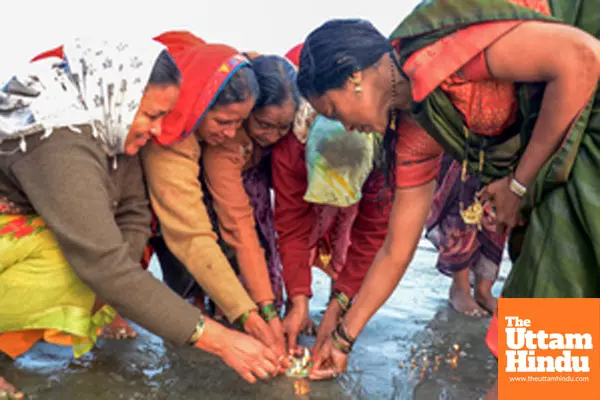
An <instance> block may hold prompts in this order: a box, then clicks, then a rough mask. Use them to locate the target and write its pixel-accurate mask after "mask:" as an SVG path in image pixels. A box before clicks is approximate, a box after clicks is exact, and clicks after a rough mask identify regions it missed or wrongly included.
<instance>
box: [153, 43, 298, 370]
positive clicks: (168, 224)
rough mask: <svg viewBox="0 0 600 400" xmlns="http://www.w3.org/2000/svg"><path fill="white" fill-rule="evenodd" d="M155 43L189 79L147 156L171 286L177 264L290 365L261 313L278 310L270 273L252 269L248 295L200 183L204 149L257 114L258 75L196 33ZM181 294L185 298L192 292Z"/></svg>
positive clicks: (279, 335)
mask: <svg viewBox="0 0 600 400" xmlns="http://www.w3.org/2000/svg"><path fill="white" fill-rule="evenodd" d="M155 39H156V40H157V41H159V42H161V43H163V44H165V45H166V46H167V47H168V48H169V52H170V53H171V54H172V55H173V58H174V59H175V61H176V63H177V65H178V66H179V68H180V69H181V71H182V75H183V83H182V86H181V95H180V98H179V101H178V102H177V104H176V106H175V108H174V110H173V111H172V112H171V114H170V115H168V116H167V117H166V119H165V122H164V124H163V134H162V135H161V137H160V138H158V139H157V140H156V141H155V143H153V144H151V145H149V146H147V147H146V148H145V149H144V153H143V160H144V168H145V171H146V177H147V182H148V186H149V192H150V198H151V202H152V207H153V209H154V212H155V213H156V216H157V218H158V222H159V226H160V233H161V235H162V236H159V237H156V238H154V239H153V246H154V247H155V248H156V249H158V255H159V258H162V259H161V264H163V271H165V278H166V279H165V280H166V281H167V283H168V284H169V283H170V281H171V284H170V286H171V287H173V285H172V284H173V283H176V281H177V279H172V280H171V279H170V278H169V277H168V275H169V274H170V273H171V272H172V271H170V269H171V267H170V265H171V266H173V267H172V269H173V270H175V271H176V272H175V273H176V274H180V273H181V268H180V265H181V264H183V266H185V269H187V271H189V273H191V274H192V275H193V277H194V278H195V280H196V281H197V282H198V283H199V284H200V286H201V287H202V289H203V290H204V291H205V292H206V294H207V295H208V296H209V297H210V298H211V299H212V300H214V301H215V302H216V303H217V305H218V306H219V307H220V308H221V310H222V311H223V312H224V314H225V316H226V317H227V319H228V320H229V321H230V322H235V321H239V322H240V323H241V325H242V326H243V328H244V330H245V331H246V332H247V333H249V334H251V335H252V336H254V337H255V338H257V339H259V340H260V341H262V342H263V343H265V344H267V345H268V346H270V347H271V348H272V349H273V350H275V352H276V353H277V355H278V357H279V359H280V361H281V362H283V364H287V361H286V358H285V347H284V342H283V332H282V328H281V321H280V319H279V318H272V319H270V320H269V321H268V324H267V323H266V322H265V321H264V320H263V319H262V318H261V317H260V315H259V313H258V312H257V309H258V307H257V305H256V304H258V305H259V306H260V308H261V309H265V308H271V307H272V303H273V300H274V298H275V297H274V295H273V291H272V289H271V285H270V281H269V274H268V271H267V269H266V267H264V263H263V265H260V264H259V263H246V264H245V265H244V266H245V267H246V270H243V271H242V274H243V276H244V280H245V282H244V283H245V284H246V286H247V288H248V291H249V293H250V295H248V293H247V292H246V290H245V289H244V288H243V287H242V285H241V283H240V282H239V281H238V279H237V277H236V275H235V273H234V270H233V269H232V268H231V266H230V264H229V262H228V260H227V257H226V256H225V255H224V254H223V251H222V249H221V247H220V246H219V243H218V241H217V235H216V234H215V232H214V230H213V225H212V223H211V219H210V217H209V215H208V213H207V207H206V205H205V200H206V199H204V195H203V190H202V186H201V181H200V180H199V177H200V174H201V170H200V159H201V155H202V153H203V150H202V148H203V146H217V145H220V144H222V143H224V142H225V141H226V140H230V139H232V138H234V137H235V135H236V132H237V130H238V129H239V128H240V126H241V124H242V122H243V121H244V120H245V119H246V118H247V117H248V116H249V114H250V112H251V111H252V109H253V107H254V105H255V102H256V99H257V97H258V94H259V87H258V83H257V81H256V77H255V75H254V72H253V71H252V69H251V68H250V66H249V61H248V59H247V58H246V57H245V56H243V55H242V54H240V53H238V52H237V51H236V50H235V49H233V48H231V47H229V46H225V45H217V44H207V43H205V42H204V41H203V40H201V39H199V38H196V37H194V36H193V35H191V34H190V33H188V32H168V33H165V34H162V35H160V36H158V37H157V38H155ZM167 264H169V265H167ZM178 265H179V266H178ZM183 273H185V270H184V271H183ZM175 278H177V277H175ZM174 289H175V290H177V291H178V292H180V294H182V295H183V294H184V293H183V292H188V291H189V287H174ZM263 315H264V314H263Z"/></svg>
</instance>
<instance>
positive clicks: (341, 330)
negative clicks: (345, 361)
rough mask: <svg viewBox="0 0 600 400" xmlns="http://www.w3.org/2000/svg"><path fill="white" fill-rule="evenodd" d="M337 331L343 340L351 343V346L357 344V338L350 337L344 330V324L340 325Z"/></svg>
mask: <svg viewBox="0 0 600 400" xmlns="http://www.w3.org/2000/svg"><path fill="white" fill-rule="evenodd" d="M335 330H336V332H337V334H338V335H339V336H340V337H341V338H342V339H344V340H345V341H346V342H348V343H350V346H353V345H354V342H356V338H353V337H351V336H350V334H349V333H348V332H347V331H346V328H344V324H343V323H342V322H340V323H339V324H338V326H337V327H336V329H335Z"/></svg>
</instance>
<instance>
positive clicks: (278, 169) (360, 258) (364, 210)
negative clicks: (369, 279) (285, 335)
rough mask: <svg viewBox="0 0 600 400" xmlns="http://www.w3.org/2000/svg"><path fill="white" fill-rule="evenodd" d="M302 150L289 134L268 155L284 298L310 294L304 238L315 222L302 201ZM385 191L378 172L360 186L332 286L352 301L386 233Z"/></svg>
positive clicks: (304, 180)
mask: <svg viewBox="0 0 600 400" xmlns="http://www.w3.org/2000/svg"><path fill="white" fill-rule="evenodd" d="M304 147H305V146H304V145H303V144H302V143H300V142H299V141H298V139H296V137H295V136H294V135H293V134H288V135H287V136H286V137H284V138H283V139H282V140H280V141H279V143H277V145H276V146H275V147H274V149H273V152H272V156H271V159H272V171H273V172H272V173H273V188H274V190H275V228H276V230H277V234H278V240H279V255H280V257H281V262H282V264H283V280H284V283H285V288H286V292H287V294H288V297H293V296H297V295H306V296H312V291H311V287H310V286H311V265H309V263H310V253H311V247H310V246H311V243H309V237H310V234H311V231H312V229H313V227H314V225H315V224H316V223H317V221H315V220H314V219H315V215H316V214H315V213H314V212H313V210H312V207H313V204H311V203H307V202H305V201H304V199H303V197H304V193H305V192H306V189H307V186H308V177H307V171H306V161H305V151H304ZM384 188H385V179H384V177H383V174H382V173H381V172H379V171H376V172H374V173H372V174H371V175H370V176H369V178H368V180H367V182H365V185H364V186H363V196H362V199H361V200H360V204H359V210H358V215H357V217H356V219H355V221H354V224H353V225H352V232H351V234H350V240H351V242H352V244H351V245H350V248H349V249H348V257H347V261H346V265H345V267H344V269H343V270H342V271H341V272H340V275H339V278H338V280H337V281H336V282H335V283H334V285H333V288H334V289H337V290H340V291H342V292H344V293H345V294H347V295H348V296H350V297H351V298H352V297H354V296H355V295H356V293H357V292H358V289H359V288H360V285H361V283H362V281H363V279H364V277H365V274H366V273H367V270H368V269H369V267H370V266H371V263H372V262H373V259H374V258H375V254H376V253H377V251H378V250H379V248H380V247H381V246H382V245H383V241H384V239H385V236H386V235H387V228H388V220H389V214H390V209H391V190H389V189H387V190H386V189H384Z"/></svg>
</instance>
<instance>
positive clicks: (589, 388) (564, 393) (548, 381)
mask: <svg viewBox="0 0 600 400" xmlns="http://www.w3.org/2000/svg"><path fill="white" fill-rule="evenodd" d="M498 349H499V351H498V382H499V398H500V399H502V400H504V399H509V400H520V399H527V400H531V399H538V398H539V399H544V400H550V399H561V400H562V399H577V400H587V399H600V299H504V298H501V299H500V302H499V306H498Z"/></svg>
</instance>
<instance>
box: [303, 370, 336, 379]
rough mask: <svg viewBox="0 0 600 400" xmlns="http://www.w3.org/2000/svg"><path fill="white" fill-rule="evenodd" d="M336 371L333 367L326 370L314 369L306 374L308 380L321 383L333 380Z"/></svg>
mask: <svg viewBox="0 0 600 400" xmlns="http://www.w3.org/2000/svg"><path fill="white" fill-rule="evenodd" d="M337 375H338V373H337V369H336V368H334V367H331V368H326V369H315V368H313V369H312V370H311V371H310V373H309V374H308V378H309V379H311V380H314V381H322V380H324V379H333V378H335V377H337Z"/></svg>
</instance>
